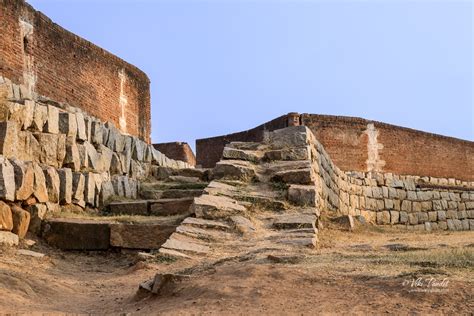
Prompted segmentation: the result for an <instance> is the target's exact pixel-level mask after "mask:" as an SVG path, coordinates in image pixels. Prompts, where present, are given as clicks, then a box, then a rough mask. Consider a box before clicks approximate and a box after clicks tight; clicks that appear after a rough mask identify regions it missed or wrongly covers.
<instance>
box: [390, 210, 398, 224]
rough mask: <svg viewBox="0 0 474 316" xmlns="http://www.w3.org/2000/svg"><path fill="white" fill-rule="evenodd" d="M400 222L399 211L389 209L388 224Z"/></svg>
mask: <svg viewBox="0 0 474 316" xmlns="http://www.w3.org/2000/svg"><path fill="white" fill-rule="evenodd" d="M399 222H400V212H398V211H390V224H392V225H394V224H398V223H399Z"/></svg>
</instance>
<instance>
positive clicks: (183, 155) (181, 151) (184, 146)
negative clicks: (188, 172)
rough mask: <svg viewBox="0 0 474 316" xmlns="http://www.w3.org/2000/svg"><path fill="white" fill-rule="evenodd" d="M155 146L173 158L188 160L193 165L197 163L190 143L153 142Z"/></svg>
mask: <svg viewBox="0 0 474 316" xmlns="http://www.w3.org/2000/svg"><path fill="white" fill-rule="evenodd" d="M153 147H155V149H156V150H158V151H160V152H161V153H163V154H165V155H166V156H167V157H169V158H171V159H174V160H180V161H184V162H187V163H188V164H190V165H191V166H195V165H196V157H195V156H194V153H193V150H192V149H191V147H190V146H189V145H188V143H184V142H171V143H160V144H153Z"/></svg>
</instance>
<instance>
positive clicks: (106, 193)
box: [99, 181, 115, 208]
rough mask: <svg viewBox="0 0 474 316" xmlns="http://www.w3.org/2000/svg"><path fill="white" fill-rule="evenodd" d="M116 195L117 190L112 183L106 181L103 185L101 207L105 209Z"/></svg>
mask: <svg viewBox="0 0 474 316" xmlns="http://www.w3.org/2000/svg"><path fill="white" fill-rule="evenodd" d="M114 195H115V190H114V187H113V184H112V182H111V181H104V182H102V184H101V189H100V194H99V207H101V208H102V207H104V206H106V205H107V204H108V203H109V200H110V198H111V197H112V196H114Z"/></svg>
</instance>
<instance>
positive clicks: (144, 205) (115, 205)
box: [109, 200, 148, 215]
mask: <svg viewBox="0 0 474 316" xmlns="http://www.w3.org/2000/svg"><path fill="white" fill-rule="evenodd" d="M109 212H110V213H112V214H117V215H119V214H122V215H148V201H145V200H144V201H130V202H128V201H127V202H112V203H110V204H109Z"/></svg>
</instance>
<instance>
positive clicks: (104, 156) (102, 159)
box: [97, 145, 114, 172]
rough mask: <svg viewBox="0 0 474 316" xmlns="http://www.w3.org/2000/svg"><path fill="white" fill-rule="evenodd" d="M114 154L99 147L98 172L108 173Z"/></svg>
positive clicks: (104, 147)
mask: <svg viewBox="0 0 474 316" xmlns="http://www.w3.org/2000/svg"><path fill="white" fill-rule="evenodd" d="M113 154H114V152H113V151H112V150H110V149H109V148H108V147H106V146H104V145H99V158H98V159H99V161H98V163H97V166H98V169H97V171H99V172H108V171H109V170H110V165H111V163H112V156H113Z"/></svg>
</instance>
